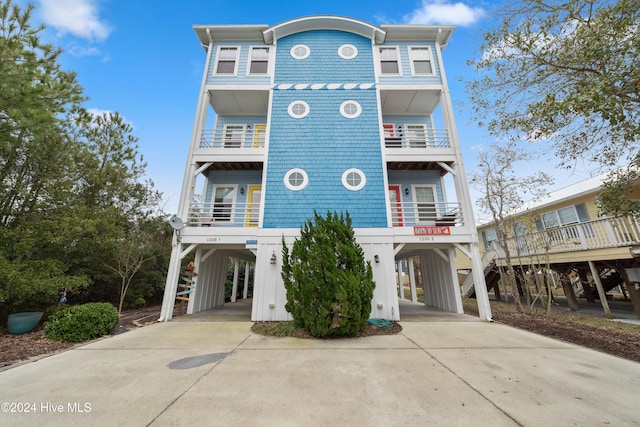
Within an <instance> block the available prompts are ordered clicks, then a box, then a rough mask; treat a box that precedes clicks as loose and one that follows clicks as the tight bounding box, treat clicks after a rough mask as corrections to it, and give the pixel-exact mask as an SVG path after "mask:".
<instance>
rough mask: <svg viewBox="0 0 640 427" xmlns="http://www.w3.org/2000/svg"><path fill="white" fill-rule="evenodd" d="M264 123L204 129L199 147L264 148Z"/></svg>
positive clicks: (265, 133)
mask: <svg viewBox="0 0 640 427" xmlns="http://www.w3.org/2000/svg"><path fill="white" fill-rule="evenodd" d="M266 135H267V129H266V126H265V125H255V126H253V127H251V126H247V125H228V126H226V127H225V128H224V129H205V130H203V131H202V135H201V136H200V145H199V148H205V149H206V148H216V149H217V148H229V149H254V148H264V143H265V140H266Z"/></svg>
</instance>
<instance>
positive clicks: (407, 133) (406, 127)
mask: <svg viewBox="0 0 640 427" xmlns="http://www.w3.org/2000/svg"><path fill="white" fill-rule="evenodd" d="M413 127H419V128H422V131H423V133H424V141H419V140H417V139H416V142H417V144H415V143H412V139H411V137H412V135H411V131H412V129H411V128H413ZM429 131H430V129H429V127H427V125H426V124H424V123H403V124H402V135H403V139H404V143H405V145H406V147H407V148H428V147H430V145H429V144H430V139H431V136H432V135H430V133H429ZM422 144H424V146H423V145H422ZM416 145H417V146H416Z"/></svg>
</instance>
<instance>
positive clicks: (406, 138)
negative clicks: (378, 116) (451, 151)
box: [383, 128, 451, 148]
mask: <svg viewBox="0 0 640 427" xmlns="http://www.w3.org/2000/svg"><path fill="white" fill-rule="evenodd" d="M383 132H384V145H385V147H387V148H451V143H450V142H449V133H448V131H447V130H446V129H421V130H417V131H407V130H405V131H403V130H402V129H401V128H396V129H393V130H392V129H386V128H385V129H384V130H383Z"/></svg>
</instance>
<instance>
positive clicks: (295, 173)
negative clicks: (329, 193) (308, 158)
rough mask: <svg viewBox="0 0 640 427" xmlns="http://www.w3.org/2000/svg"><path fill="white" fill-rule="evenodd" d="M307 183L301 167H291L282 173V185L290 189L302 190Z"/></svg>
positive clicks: (307, 180) (307, 178) (307, 179)
mask: <svg viewBox="0 0 640 427" xmlns="http://www.w3.org/2000/svg"><path fill="white" fill-rule="evenodd" d="M308 183H309V177H308V176H307V173H306V172H305V171H303V170H302V169H297V168H296V169H291V170H290V171H288V172H287V173H286V174H285V175H284V185H285V186H286V187H287V188H288V189H289V190H292V191H299V190H302V189H303V188H304V187H306V186H307V184H308Z"/></svg>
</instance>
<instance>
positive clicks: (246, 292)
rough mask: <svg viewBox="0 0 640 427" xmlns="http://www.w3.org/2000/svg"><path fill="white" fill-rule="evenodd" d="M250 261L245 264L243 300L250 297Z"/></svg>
mask: <svg viewBox="0 0 640 427" xmlns="http://www.w3.org/2000/svg"><path fill="white" fill-rule="evenodd" d="M249 264H250V263H249V261H245V262H244V289H242V299H247V297H248V295H249Z"/></svg>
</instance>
